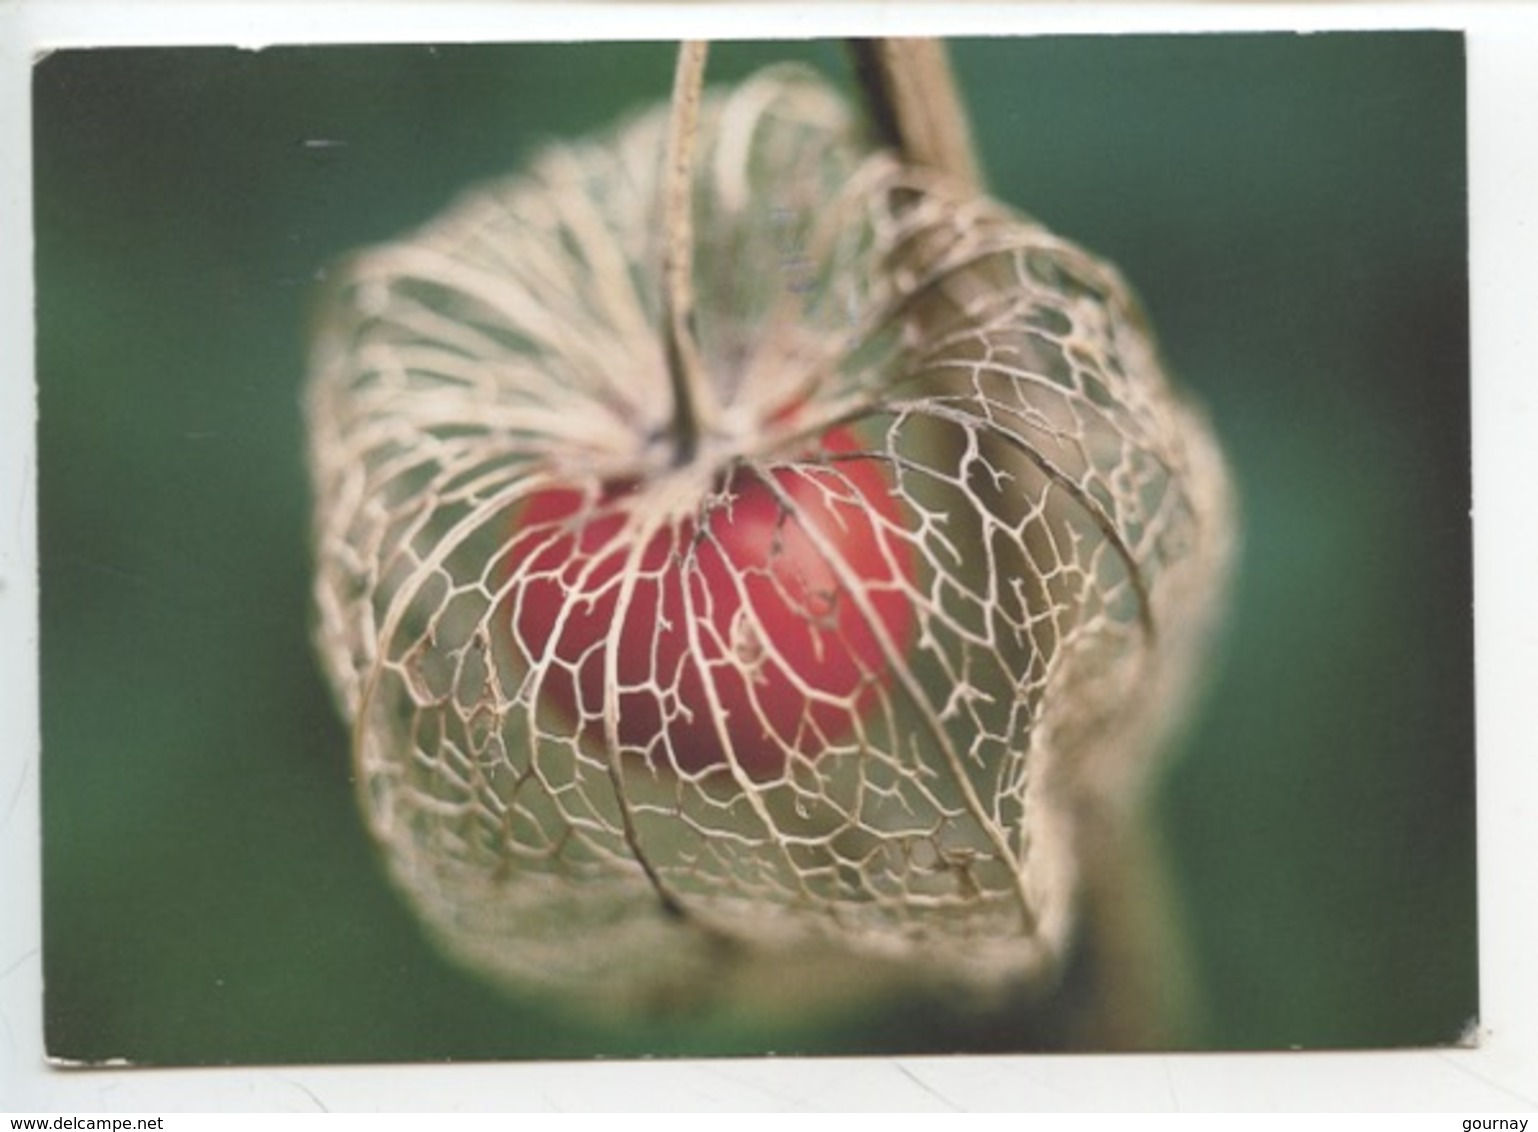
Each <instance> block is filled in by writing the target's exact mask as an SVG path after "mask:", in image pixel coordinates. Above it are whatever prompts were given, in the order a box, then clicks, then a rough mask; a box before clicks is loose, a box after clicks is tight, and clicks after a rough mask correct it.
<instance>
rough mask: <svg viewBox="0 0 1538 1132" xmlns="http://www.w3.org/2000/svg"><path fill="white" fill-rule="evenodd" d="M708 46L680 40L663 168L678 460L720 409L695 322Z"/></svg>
mask: <svg viewBox="0 0 1538 1132" xmlns="http://www.w3.org/2000/svg"><path fill="white" fill-rule="evenodd" d="M707 47H708V45H707V44H706V43H704V42H703V41H699V40H693V41H688V42H685V43H682V44H680V45H679V48H678V66H677V69H676V71H675V72H674V75H673V99H672V115H671V117H670V119H669V121H668V139H667V158H666V160H667V165H666V167H665V169H664V171H663V178H664V179H663V240H664V250H663V257H662V314H663V328H662V332H663V345H664V348H665V349H666V351H667V366H668V381H669V384H670V386H671V389H672V393H673V421H672V426H673V440H674V444H675V446H676V448H675V460H676V462H677V463H680V464H682V463H686V462H687V461H689V460H691V459H693V457H694V455H695V453H696V452H697V451H698V450H699V445H700V438H701V437H702V436H703V435H704V434H705V433H706V432H707V431H708V430H709V428H710V426H711V425H712V424H713V422H714V417H715V412H716V405H715V399H714V395H713V393H712V391H711V388H710V384H709V381H708V380H707V376H706V373H705V364H704V361H703V359H702V358H701V357H700V349H699V342H698V341H697V340H696V338H695V327H694V278H693V275H694V213H693V206H694V193H693V188H694V150H695V143H696V139H697V137H698V134H699V116H700V97H701V89H702V87H703V86H704V81H705V56H706V53H707Z"/></svg>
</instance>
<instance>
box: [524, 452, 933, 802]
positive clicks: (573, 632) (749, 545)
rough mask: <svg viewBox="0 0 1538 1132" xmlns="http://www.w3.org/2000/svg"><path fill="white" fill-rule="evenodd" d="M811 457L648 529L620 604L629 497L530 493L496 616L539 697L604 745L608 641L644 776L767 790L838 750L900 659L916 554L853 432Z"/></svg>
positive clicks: (624, 743) (622, 729) (622, 722)
mask: <svg viewBox="0 0 1538 1132" xmlns="http://www.w3.org/2000/svg"><path fill="white" fill-rule="evenodd" d="M821 448H822V451H823V452H824V453H827V454H828V455H829V456H831V457H834V458H832V459H830V460H828V461H827V462H825V463H820V464H819V463H810V462H809V463H802V464H787V465H782V466H780V467H777V468H774V469H773V470H770V471H767V472H759V471H757V470H754V469H752V468H749V467H747V466H739V467H738V468H736V469H735V470H734V471H732V472H731V473H730V474H729V476H728V478H727V479H726V480H725V481H724V483H723V485H722V487H723V488H724V493H723V494H724V496H725V497H726V498H725V499H724V500H722V499H720V498H713V499H712V500H711V501H710V506H709V507H708V510H704V514H703V517H701V515H700V514H696V515H695V516H692V517H688V518H685V519H683V520H681V521H678V522H675V523H672V524H669V525H666V526H664V527H663V528H662V529H660V530H658V531H656V533H654V534H653V535H652V536H651V537H650V539H649V540H648V542H647V544H646V546H645V547H644V548H642V549H641V551H640V555H639V566H638V574H637V578H636V581H635V584H634V589H633V591H632V593H631V596H630V598H629V599H628V601H626V603H625V604H624V607H623V608H621V596H622V586H621V580H622V579H621V575H622V573H623V572H624V571H625V570H626V564H627V562H629V561H630V560H631V558H632V556H633V554H634V551H635V547H634V546H633V545H631V544H629V542H628V540H627V539H626V538H625V537H624V534H623V531H624V528H625V526H626V511H625V508H626V506H627V501H626V499H625V498H624V497H625V496H626V495H627V494H629V493H630V492H632V491H635V490H638V489H636V488H635V487H634V485H633V484H631V483H617V484H612V485H610V486H609V487H608V488H607V489H606V490H605V491H604V493H603V495H602V497H601V498H600V500H599V501H598V504H597V505H596V506H592V507H587V506H585V505H584V496H583V494H582V493H581V492H580V491H578V490H576V489H575V488H564V487H555V488H549V489H546V490H543V491H540V492H538V493H536V494H535V495H533V496H532V497H531V498H530V499H529V500H528V501H527V502H526V503H525V504H524V505H523V506H522V507H520V508H519V510H518V512H517V514H516V516H515V518H514V533H513V536H512V539H511V541H510V544H509V546H508V550H507V555H506V558H505V559H504V562H505V567H506V570H507V575H506V576H507V577H508V578H510V579H511V584H510V587H509V591H508V594H507V598H506V602H505V604H504V605H503V606H502V608H503V609H504V610H505V611H506V613H505V614H504V617H505V618H506V620H504V621H503V624H506V625H508V627H509V629H510V631H511V633H512V634H513V636H514V638H515V639H516V641H517V644H518V647H519V649H520V650H521V651H522V652H523V653H524V655H526V656H527V657H528V658H529V660H530V662H531V663H533V664H535V665H539V664H541V663H542V662H543V663H544V669H543V673H542V675H541V677H540V680H539V682H538V686H537V687H536V688H535V694H536V695H537V696H539V697H540V698H541V700H542V701H543V702H545V703H550V704H554V705H555V706H556V707H557V708H558V709H559V710H560V712H561V713H562V715H563V716H564V717H566V718H567V719H568V720H571V721H573V722H575V723H577V725H578V726H579V727H580V729H581V731H582V733H583V735H584V737H585V738H586V739H587V741H589V742H594V743H602V742H605V741H606V738H607V731H606V728H605V725H604V703H605V698H606V690H607V685H608V677H607V668H608V665H609V653H610V650H611V649H613V648H615V647H617V649H618V654H617V656H616V657H615V659H614V671H615V677H616V687H617V692H618V699H617V705H616V707H617V710H616V713H615V717H616V725H617V726H616V733H617V734H616V737H617V739H618V742H619V744H620V746H621V747H622V748H623V749H628V750H638V751H640V752H641V753H642V754H643V755H644V757H645V758H647V759H648V760H649V761H650V762H651V763H652V764H653V765H654V766H657V767H671V768H673V769H675V770H677V771H680V772H685V773H696V772H701V771H706V770H711V769H716V768H721V769H726V768H729V767H730V766H732V765H735V766H736V767H737V768H739V769H740V770H741V771H742V773H744V774H746V775H747V776H748V777H749V778H751V779H754V780H756V781H767V780H772V779H775V778H778V777H779V776H780V775H781V774H782V773H784V771H785V770H786V767H787V765H788V764H789V762H790V760H791V759H792V758H796V757H799V758H802V759H807V760H811V759H815V758H817V757H818V756H819V755H820V754H822V753H823V752H824V751H825V750H826V749H827V748H829V747H831V746H833V745H835V744H841V743H846V742H848V741H849V740H850V739H851V737H852V736H853V735H854V733H855V730H856V728H857V726H859V725H860V724H861V723H862V722H866V721H867V716H868V715H869V714H870V713H871V712H872V709H873V707H874V705H875V704H876V703H877V701H878V700H879V698H880V692H881V690H882V689H883V688H884V687H886V686H887V685H889V684H890V681H891V671H892V665H891V661H890V659H889V657H888V651H887V650H888V649H892V650H895V652H896V654H897V655H898V656H901V655H902V654H903V653H904V652H905V651H906V649H907V645H908V638H909V636H910V635H911V633H912V629H913V610H912V607H911V602H910V597H909V592H908V590H907V588H906V583H908V582H910V581H911V580H912V577H913V573H914V563H913V552H912V548H911V546H910V545H909V544H908V543H907V542H906V541H904V540H903V539H902V538H901V536H900V535H898V534H897V533H896V532H897V531H898V530H899V529H900V523H901V510H900V508H899V505H898V502H897V500H896V498H895V497H894V495H893V493H892V487H891V484H890V483H889V480H888V476H887V473H886V470H885V469H884V468H883V466H882V463H881V461H880V460H879V459H877V458H875V457H871V456H860V455H858V454H856V453H857V452H858V446H857V444H856V441H855V439H854V437H853V436H852V434H850V433H849V432H848V431H847V430H834V431H832V432H830V433H828V434H827V435H825V436H824V437H823V438H822V441H821ZM841 455H842V456H843V458H842V459H840V458H838V457H840V456H841ZM766 479H768V480H771V481H772V482H773V484H774V485H775V487H776V488H777V489H778V491H779V492H780V493H782V494H783V496H784V497H785V499H784V500H783V501H782V499H780V498H778V497H777V495H776V492H775V490H774V489H772V488H771V487H770V485H769V483H767V482H765V480H766ZM584 515H585V516H586V517H584ZM702 522H703V525H704V529H703V531H702V530H701V523H702ZM862 605H863V607H864V608H862ZM616 618H618V620H619V624H618V625H616V624H615V621H616Z"/></svg>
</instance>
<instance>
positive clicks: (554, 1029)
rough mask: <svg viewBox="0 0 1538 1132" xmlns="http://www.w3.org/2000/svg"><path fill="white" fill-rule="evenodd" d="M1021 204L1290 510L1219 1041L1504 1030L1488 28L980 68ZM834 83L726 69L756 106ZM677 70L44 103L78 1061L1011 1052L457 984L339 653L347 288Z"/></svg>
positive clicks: (1204, 931) (1198, 876)
mask: <svg viewBox="0 0 1538 1132" xmlns="http://www.w3.org/2000/svg"><path fill="white" fill-rule="evenodd" d="M954 51H955V58H956V62H957V65H958V69H959V72H960V75H961V77H962V81H963V84H964V87H965V89H966V92H967V94H968V97H969V100H970V102H971V104H972V108H973V112H974V115H975V119H976V127H977V133H978V138H979V143H980V147H981V149H982V151H983V153H984V155H985V159H986V163H987V167H988V172H989V175H990V179H991V182H992V184H993V186H994V188H995V191H996V192H997V193H998V194H999V195H1000V196H1002V197H1004V198H1006V199H1008V200H1009V201H1011V202H1013V203H1015V204H1017V205H1018V206H1020V207H1022V208H1024V209H1026V210H1028V211H1030V212H1031V213H1032V214H1034V215H1035V216H1037V217H1039V218H1041V219H1043V220H1044V221H1046V222H1047V223H1048V224H1049V225H1051V226H1052V227H1054V228H1055V229H1057V230H1058V231H1059V232H1061V233H1063V234H1064V235H1067V236H1069V237H1071V238H1073V239H1075V240H1077V241H1079V242H1081V243H1083V244H1085V245H1087V246H1088V247H1090V248H1092V249H1094V250H1096V251H1098V252H1100V253H1102V254H1105V255H1107V256H1108V257H1110V258H1111V259H1113V260H1114V261H1115V262H1117V263H1118V264H1120V265H1121V267H1122V268H1123V269H1124V271H1125V272H1126V273H1127V274H1128V276H1129V277H1130V278H1131V279H1132V280H1133V282H1134V283H1135V284H1136V285H1137V286H1138V288H1139V290H1140V291H1141V292H1142V294H1143V296H1144V298H1145V300H1146V301H1147V304H1148V306H1149V308H1150V310H1151V312H1152V314H1153V317H1154V320H1155V323H1156V325H1157V326H1158V327H1159V328H1160V332H1161V335H1162V338H1163V342H1164V345H1165V348H1166V352H1167V354H1168V355H1169V357H1170V360H1171V362H1172V364H1173V366H1174V368H1175V369H1176V370H1177V371H1178V372H1179V373H1180V375H1181V376H1182V377H1183V378H1184V380H1185V381H1186V383H1187V384H1188V385H1190V386H1191V387H1192V388H1193V389H1194V390H1196V391H1197V392H1198V393H1199V395H1200V396H1201V397H1202V398H1203V399H1204V400H1205V401H1206V402H1207V404H1208V405H1209V407H1210V409H1211V411H1212V414H1213V416H1214V418H1215V421H1216V424H1217V428H1218V430H1219V432H1220V433H1221V435H1222V437H1223V438H1224V440H1225V442H1226V445H1227V447H1228V450H1229V452H1230V454H1231V455H1232V458H1233V462H1234V464H1235V466H1236V468H1237V474H1238V478H1239V482H1240V486H1241V490H1242V492H1243V497H1244V503H1245V555H1244V562H1243V569H1242V573H1241V576H1240V578H1239V582H1238V586H1237V592H1236V601H1235V609H1234V616H1233V619H1232V622H1231V628H1230V632H1229V634H1228V637H1227V640H1226V643H1225V651H1224V654H1223V657H1222V662H1221V664H1220V665H1219V666H1218V669H1217V674H1216V678H1215V680H1214V682H1213V687H1212V691H1211V695H1210V698H1209V701H1208V704H1207V710H1206V711H1205V713H1204V715H1203V716H1202V718H1201V720H1200V721H1199V723H1198V725H1197V726H1196V728H1195V730H1194V732H1193V734H1192V736H1191V738H1190V741H1189V742H1188V744H1187V747H1186V749H1185V751H1184V752H1183V754H1182V756H1181V758H1180V760H1179V762H1178V763H1177V764H1176V765H1175V766H1174V768H1173V770H1172V772H1171V774H1170V775H1169V777H1168V779H1167V782H1166V783H1165V786H1164V788H1163V790H1162V791H1161V793H1160V806H1161V808H1162V822H1163V830H1164V836H1165V839H1166V841H1167V847H1168V851H1169V857H1170V869H1171V872H1172V874H1173V876H1174V878H1175V883H1176V884H1177V886H1178V890H1179V893H1180V898H1181V902H1182V904H1183V906H1184V908H1185V912H1186V916H1185V927H1186V935H1187V937H1188V940H1189V944H1190V951H1191V963H1192V966H1193V969H1194V971H1195V973H1196V976H1197V981H1198V984H1199V988H1200V992H1201V996H1202V1000H1203V1003H1204V1009H1203V1011H1202V1013H1201V1015H1200V1025H1199V1029H1198V1031H1197V1033H1196V1035H1195V1038H1196V1041H1197V1043H1198V1044H1199V1045H1204V1046H1211V1047H1218V1048H1239V1049H1255V1048H1264V1049H1271V1048H1286V1047H1290V1046H1302V1047H1311V1048H1319V1047H1367V1046H1403V1045H1426V1044H1440V1043H1446V1042H1449V1041H1452V1040H1454V1039H1455V1038H1456V1037H1457V1036H1458V1034H1459V1032H1460V1031H1461V1030H1462V1028H1463V1027H1464V1025H1465V1023H1466V1022H1468V1021H1469V1019H1470V1018H1471V1017H1473V1016H1474V1015H1475V1014H1476V1012H1477V999H1478V993H1477V978H1476V937H1475V862H1474V805H1473V779H1474V755H1473V749H1474V744H1473V674H1472V623H1471V619H1472V586H1471V577H1470V560H1471V551H1470V524H1469V421H1468V393H1469V383H1468V345H1467V338H1468V302H1467V266H1466V246H1467V240H1466V222H1465V205H1466V198H1465V180H1466V177H1465V125H1464V121H1465V118H1464V62H1463V45H1462V41H1461V38H1460V37H1459V36H1457V35H1454V34H1428V33H1423V34H1416V33H1379V34H1362V35H1357V34H1316V35H1309V36H1292V35H1265V36H1232V35H1207V36H1189V37H1149V38H1078V39H1041V40H1002V39H1001V40H992V41H967V42H959V43H957V44H955V47H954ZM787 57H797V58H807V59H810V60H811V61H812V62H814V63H815V64H816V65H818V66H819V67H820V68H822V69H823V70H824V72H825V73H827V74H829V75H830V76H834V77H836V78H837V80H838V81H840V82H845V83H847V82H848V70H847V67H846V66H845V63H844V59H843V56H842V54H841V53H840V51H839V50H838V48H837V46H836V45H834V44H827V43H821V44H800V45H783V44H782V45H771V44H753V45H731V44H723V45H718V47H717V49H716V51H715V54H714V55H713V57H712V63H711V76H712V78H713V79H728V78H731V77H733V76H737V75H741V74H745V73H747V72H748V71H750V70H752V69H753V68H755V67H757V66H759V65H762V64H764V63H767V62H770V61H773V60H776V59H781V58H787ZM671 65H672V64H671V53H670V48H669V47H668V46H667V45H662V44H647V45H622V46H600V45H582V46H575V47H573V46H510V47H504V46H455V47H438V48H415V47H384V48H335V47H332V48H318V49H301V48H285V49H274V50H266V51H261V52H245V51H237V50H233V49H228V50H226V49H214V48H207V49H176V50H170V49H113V50H89V51H62V52H58V53H55V54H53V55H51V56H49V57H47V58H45V59H44V60H42V61H41V62H40V63H39V65H38V67H37V69H36V74H35V127H36V129H35V169H36V234H37V270H38V325H39V342H38V358H39V397H40V426H39V469H40V470H39V493H40V500H39V504H40V515H41V536H40V537H41V557H42V621H43V625H42V628H43V638H42V642H43V643H42V693H43V705H42V706H43V728H44V762H43V808H44V814H43V817H44V930H45V980H46V1019H47V1028H48V1046H49V1049H50V1052H51V1053H53V1054H54V1055H56V1056H61V1057H67V1058H79V1059H95V1058H107V1057H126V1058H129V1059H131V1060H135V1061H140V1062H150V1063H244V1062H268V1063H271V1062H288V1061H367V1060H378V1059H411V1060H438V1059H472V1058H473V1059H480V1058H504V1057H541V1056H543V1057H582V1056H587V1055H593V1054H605V1055H611V1056H627V1055H640V1054H662V1055H666V1054H690V1055H703V1054H710V1053H737V1054H741V1053H753V1052H760V1051H766V1050H770V1049H773V1050H776V1051H778V1052H780V1053H789V1052H804V1053H860V1052H869V1053H878V1052H896V1051H931V1052H941V1051H951V1050H954V1051H964V1050H979V1051H980V1050H1011V1049H1016V1048H1023V1047H1025V1046H1026V1045H1028V1044H1029V1042H1030V1040H1031V1039H1030V1037H1029V1033H1030V1028H1029V1025H1028V1024H1027V1023H1026V1022H1024V1021H1022V1020H1021V1019H1019V1018H1017V1017H1016V1016H1014V1015H1012V1014H1009V1013H1002V1014H995V1015H993V1016H990V1017H986V1018H981V1019H978V1018H969V1017H967V1016H965V1015H961V1014H958V1013H955V1012H952V1011H950V1010H948V1009H946V1008H945V1007H944V1006H943V1005H942V1004H937V1003H934V1002H928V1001H913V1002H907V1003H897V1004H892V1005H891V1006H889V1007H886V1008H882V1009H876V1010H872V1011H870V1012H867V1013H865V1014H860V1015H853V1016H849V1017H845V1018H842V1019H840V1020H838V1021H836V1022H829V1023H824V1024H819V1025H815V1026H813V1025H808V1026H804V1027H800V1028H795V1029H786V1028H783V1027H782V1028H779V1029H775V1030H768V1029H763V1028H757V1027H754V1026H751V1025H748V1024H746V1023H744V1022H742V1021H741V1020H738V1021H735V1022H733V1021H726V1020H720V1019H717V1020H714V1021H711V1020H694V1021H689V1020H676V1021H672V1022H668V1023H659V1024H657V1025H654V1026H649V1027H644V1028H640V1027H638V1028H634V1029H629V1030H624V1031H620V1030H614V1029H607V1028H602V1027H598V1026H596V1025H593V1024H590V1023H587V1022H584V1021H582V1020H580V1019H575V1018H570V1017H567V1016H566V1015H564V1014H563V1013H562V1012H561V1011H560V1010H559V1009H558V1008H554V1007H551V1006H550V1005H549V1004H543V1003H537V1002H518V1001H512V1000H509V999H506V998H503V997H500V996H499V995H497V994H494V993H491V992H488V991H487V990H486V989H485V988H484V987H483V986H482V985H480V984H479V983H477V982H476V981H475V980H474V979H472V978H471V977H469V976H467V975H463V974H461V973H460V972H459V971H457V970H456V969H454V968H452V967H450V966H449V965H447V964H446V963H444V962H443V961H442V960H440V959H439V958H438V957H437V955H436V954H435V953H434V952H433V951H432V950H431V949H430V948H429V947H428V945H427V944H426V943H425V942H424V940H423V938H422V936H421V935H420V934H419V932H418V930H417V928H416V926H415V924H414V922H413V920H412V918H411V916H410V915H409V913H408V912H407V910H406V909H405V908H404V907H403V906H402V904H401V903H400V901H399V900H398V899H397V898H396V896H395V895H394V893H393V892H392V891H391V889H390V888H389V887H388V886H387V884H386V883H385V880H384V878H383V875H382V872H381V871H380V870H379V868H378V867H377V866H376V863H375V861H374V858H373V856H372V853H371V849H370V846H369V845H368V843H367V840H366V837H365V834H364V831H363V828H362V824H361V822H360V819H359V817H358V815H357V813H356V811H355V807H354V802H353V797H352V794H351V790H350V786H349V783H348V768H347V765H346V739H345V735H344V733H343V729H342V726H341V724H340V723H339V721H338V719H337V717H336V715H335V713H334V711H333V709H332V705H331V703H330V701H329V699H328V698H327V695H326V692H325V690H324V688H323V686H322V684H321V680H320V678H319V675H318V672H317V668H316V664H315V662H314V660H313V657H312V653H311V650H310V647H309V641H308V636H307V633H308V625H309V610H308V570H309V563H308V553H309V550H308V531H307V525H308V511H309V497H308V489H307V484H306V480H305V474H304V467H303V448H304V440H303V436H302V426H301V420H300V416H299V408H298V404H299V389H300V385H301V381H302V378H303V369H304V349H305V346H304V336H305V324H306V319H307V311H308V308H309V304H310V301H311V298H312V295H313V287H314V284H315V280H316V277H317V271H318V270H319V269H320V267H321V266H322V265H324V264H325V263H326V262H327V261H329V260H331V259H332V258H333V257H335V256H337V255H338V254H340V253H342V252H345V251H347V250H348V249H350V248H353V247H355V246H357V245H360V244H364V243H369V242H374V241H378V240H381V239H385V238H388V237H391V236H393V235H395V234H398V233H399V232H401V231H402V230H404V229H406V228H409V227H411V226H413V225H415V224H417V223H418V222H420V221H421V220H423V219H425V218H427V217H428V216H430V215H431V214H433V213H434V212H435V211H437V210H438V209H439V208H440V207H442V206H443V205H444V204H445V203H446V202H447V201H448V200H449V199H450V198H451V197H453V196H454V195H455V193H456V192H457V191H458V190H459V189H461V188H462V187H464V186H466V185H467V184H469V183H471V182H473V181H475V180H477V179H478V178H482V177H485V176H488V175H493V174H498V173H501V172H505V171H507V170H509V169H512V168H515V167H516V166H518V165H519V163H520V162H521V161H522V160H523V159H524V158H525V157H526V156H527V154H528V153H529V150H530V147H531V146H533V145H536V144H537V143H539V142H540V141H541V140H544V139H549V138H552V137H561V136H566V135H569V134H572V133H577V132H581V131H585V130H589V129H592V128H594V127H597V126H601V125H603V124H604V123H606V122H607V121H609V120H611V119H612V118H613V117H614V116H615V115H616V113H618V112H621V111H623V110H624V109H626V108H628V107H630V106H631V105H632V104H634V103H637V102H639V101H642V100H649V99H655V98H660V97H661V96H663V95H664V94H665V92H666V90H667V88H668V85H669V83H670V77H671Z"/></svg>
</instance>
